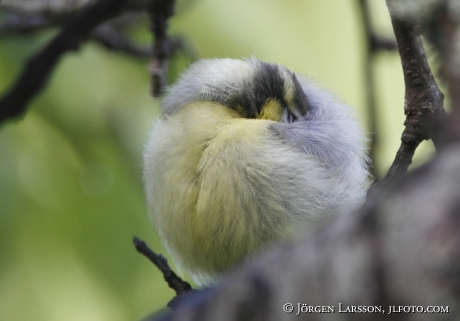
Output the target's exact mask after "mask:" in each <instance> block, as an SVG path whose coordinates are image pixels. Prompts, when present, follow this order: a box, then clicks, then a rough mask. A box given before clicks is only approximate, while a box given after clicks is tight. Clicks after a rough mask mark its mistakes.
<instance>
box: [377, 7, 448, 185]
mask: <svg viewBox="0 0 460 321" xmlns="http://www.w3.org/2000/svg"><path fill="white" fill-rule="evenodd" d="M387 5H388V8H389V10H390V16H391V22H392V25H393V30H394V33H395V36H396V41H397V44H398V50H399V55H400V57H401V64H402V69H403V74H404V84H405V87H406V93H405V104H404V113H405V114H406V121H405V123H404V125H405V129H404V131H403V134H402V137H401V145H400V147H399V150H398V152H397V153H396V157H395V160H394V161H393V164H392V165H391V167H390V169H389V170H388V173H387V175H386V176H385V178H384V179H383V180H382V182H381V183H380V184H376V185H374V186H373V187H372V188H371V189H370V191H369V193H370V194H373V193H374V192H375V190H376V188H378V187H379V185H385V184H387V183H388V182H389V181H393V180H395V179H399V178H401V177H402V176H404V175H405V174H406V172H407V169H408V167H409V165H410V164H411V163H412V157H413V156H414V152H415V150H416V148H417V146H418V145H419V144H420V143H421V142H422V141H423V140H428V139H433V142H434V144H435V147H436V148H439V147H441V145H442V143H441V139H438V136H437V135H436V134H435V132H434V128H435V127H436V126H438V124H439V123H440V122H442V121H443V120H444V119H445V115H446V114H445V111H444V109H443V98H444V95H443V94H442V92H441V91H440V90H439V87H438V86H437V84H436V81H435V80H434V78H433V75H432V73H431V69H430V66H429V65H428V61H427V58H426V55H425V51H424V49H423V44H422V41H421V38H420V35H419V28H418V27H417V26H415V25H414V24H412V23H411V22H409V21H407V20H405V19H404V18H401V17H400V16H399V15H398V14H396V13H395V12H394V8H393V6H394V0H387Z"/></svg>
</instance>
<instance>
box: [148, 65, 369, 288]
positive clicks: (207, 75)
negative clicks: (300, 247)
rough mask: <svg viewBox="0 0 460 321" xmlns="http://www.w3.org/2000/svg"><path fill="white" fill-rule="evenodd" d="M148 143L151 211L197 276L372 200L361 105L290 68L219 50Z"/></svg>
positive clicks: (194, 69)
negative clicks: (220, 56)
mask: <svg viewBox="0 0 460 321" xmlns="http://www.w3.org/2000/svg"><path fill="white" fill-rule="evenodd" d="M161 111H162V115H161V117H160V119H159V120H158V121H157V122H156V123H155V124H154V127H153V130H152V131H151V132H150V134H149V136H148V139H147V142H146V145H145V151H144V181H145V191H146V196H147V203H148V209H149V215H150V217H151V219H152V220H153V223H154V225H155V227H156V229H157V231H158V233H159V235H160V238H161V240H162V242H163V244H164V245H165V247H166V248H167V250H168V251H169V252H170V254H171V256H172V257H173V259H174V260H175V263H176V265H177V266H178V267H179V268H180V269H181V270H182V271H185V272H187V273H188V274H190V275H191V276H192V277H193V278H194V280H195V281H196V282H197V283H198V284H206V283H208V282H211V281H212V280H213V279H214V278H215V276H216V275H219V274H220V273H221V272H223V271H226V270H229V269H231V268H232V267H234V266H235V265H237V264H238V263H239V262H241V261H242V260H244V259H246V258H248V257H251V256H252V255H253V254H254V253H256V252H258V251H260V250H261V249H263V248H264V247H266V246H267V245H268V244H271V243H273V242H276V241H279V240H281V239H283V238H285V237H286V236H287V235H290V234H291V233H292V231H293V230H296V229H297V228H301V227H307V226H310V225H312V224H314V223H315V222H316V221H317V220H318V219H319V218H321V217H325V216H327V215H330V214H332V213H337V212H340V213H345V212H351V211H353V210H355V209H357V208H358V207H359V206H360V205H361V204H362V203H363V201H364V199H365V194H366V187H367V177H368V164H367V157H366V148H365V141H366V139H365V136H364V133H363V130H362V127H361V125H360V123H359V121H358V120H357V119H356V117H355V115H354V112H353V110H352V109H351V108H350V107H349V106H347V105H345V104H342V103H340V102H338V101H337V100H336V99H335V98H334V97H333V96H332V95H331V94H329V93H327V92H325V91H324V90H322V89H320V88H318V87H317V86H316V85H314V84H313V83H312V82H311V81H309V80H307V79H305V78H303V77H301V76H299V75H297V74H295V73H292V72H290V71H289V70H288V69H286V68H285V67H282V66H280V65H276V64H271V63H266V62H261V61H258V60H256V59H254V58H251V59H246V60H234V59H213V60H201V61H199V62H196V63H194V64H193V65H192V66H191V67H190V68H189V69H188V70H187V71H186V72H185V73H184V74H183V75H182V77H181V78H180V80H179V81H178V82H177V83H176V84H175V85H173V86H172V87H170V88H169V90H168V92H167V95H166V96H165V98H164V99H163V101H162V105H161Z"/></svg>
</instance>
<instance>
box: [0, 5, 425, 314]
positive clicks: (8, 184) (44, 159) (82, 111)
mask: <svg viewBox="0 0 460 321" xmlns="http://www.w3.org/2000/svg"><path fill="white" fill-rule="evenodd" d="M384 2H385V1H383V0H378V1H375V2H373V3H372V4H373V5H374V11H375V12H374V18H375V22H376V26H377V30H378V31H379V32H381V33H384V34H386V35H390V36H391V25H390V22H389V18H388V15H387V12H386V7H385V3H384ZM356 4H357V1H353V0H346V1H344V0H330V1H315V0H250V1H245V0H235V1H225V0H199V1H198V0H194V1H186V0H184V1H182V2H180V3H179V8H178V10H177V11H178V13H177V15H176V16H175V17H173V18H172V20H171V24H170V27H171V33H172V34H175V35H181V36H183V37H186V38H187V39H188V41H189V42H190V43H192V44H193V46H194V47H195V48H197V50H198V51H199V53H200V56H201V57H234V58H240V57H248V56H251V55H255V56H256V57H257V58H259V59H261V60H265V61H270V62H277V63H280V64H282V65H285V66H287V67H288V68H290V69H291V70H295V71H299V72H302V73H305V74H307V75H309V76H311V77H312V78H314V79H316V80H318V82H319V83H320V84H322V85H323V86H325V87H326V88H329V89H330V90H332V91H335V92H337V94H338V96H340V97H342V98H343V99H344V100H345V101H346V102H347V103H349V104H350V105H353V106H356V108H357V110H358V112H359V113H360V114H361V115H362V118H363V119H365V117H366V109H365V106H363V104H364V97H365V95H364V92H363V83H364V80H363V78H362V74H363V66H362V64H361V57H362V54H363V50H364V46H363V39H362V38H363V37H362V36H363V33H362V30H361V29H360V28H361V26H360V19H359V14H358V12H357V7H356ZM132 33H133V36H134V37H135V38H136V39H138V40H139V39H140V40H142V41H145V42H148V41H149V38H150V37H149V34H148V31H147V24H146V23H141V24H140V26H139V27H138V28H135V30H132ZM54 34H55V31H48V32H44V33H40V34H37V35H34V36H8V37H6V36H5V37H2V38H0V47H1V50H0V92H1V93H4V92H5V91H6V90H7V89H8V88H9V87H10V86H11V85H12V84H13V82H14V80H15V78H16V77H17V75H18V73H19V72H20V70H21V67H22V65H23V64H24V63H25V61H26V60H27V58H28V57H30V56H31V55H32V54H33V53H34V52H35V51H36V50H37V49H39V48H40V47H41V46H43V44H44V43H46V41H47V40H49V39H50V37H52V36H53V35H54ZM187 65H188V62H187V59H186V57H185V56H184V55H178V56H177V57H175V58H174V59H173V60H172V62H171V69H170V81H173V80H174V79H176V78H177V74H178V73H179V72H180V71H181V70H183V69H184V68H186V67H187ZM146 66H147V61H142V60H138V59H135V58H132V57H128V56H125V55H122V54H117V53H112V52H109V51H107V50H105V49H104V48H101V47H99V46H98V45H95V44H91V43H88V44H86V45H85V46H83V47H82V48H81V50H80V51H78V52H75V53H71V54H68V55H66V56H65V57H64V59H63V60H62V61H61V62H60V64H59V65H58V67H57V69H56V70H55V72H54V74H53V76H52V78H51V81H50V83H49V85H48V86H47V88H46V89H45V90H44V91H43V92H42V93H41V94H40V95H39V97H37V98H36V99H35V100H33V102H32V103H31V104H30V106H29V109H28V112H27V114H26V115H25V116H24V118H23V119H22V120H18V121H12V122H8V123H6V124H2V125H1V127H0V320H27V319H33V320H47V321H58V320H59V321H62V320H66V321H68V320H110V321H116V320H140V319H141V318H143V317H145V316H146V315H148V314H150V313H151V312H153V311H156V310H159V309H161V308H164V307H165V305H166V303H167V302H168V301H169V299H170V298H171V297H172V296H173V292H172V291H171V290H169V289H168V288H167V286H166V284H165V282H164V281H163V280H162V276H161V275H160V273H159V272H158V271H157V270H156V269H155V268H154V267H153V266H152V265H151V264H150V263H149V262H148V261H147V260H146V259H145V258H143V257H141V256H140V255H139V254H137V253H136V252H135V250H134V248H133V246H132V244H131V238H132V236H133V235H137V236H139V237H141V238H143V239H145V240H146V241H147V242H148V243H149V244H150V245H151V247H152V248H153V249H155V250H157V251H158V252H162V253H165V251H164V249H162V248H161V246H160V244H159V241H158V238H157V236H156V233H155V232H154V229H153V227H152V226H151V225H150V223H149V222H148V219H147V218H146V213H145V212H146V211H145V206H144V195H143V190H142V145H143V142H144V139H145V136H146V133H147V131H148V130H149V128H150V127H151V123H152V121H153V120H154V119H155V118H156V117H157V116H158V101H156V100H154V99H152V98H150V97H149V94H148V92H149V90H148V88H149V75H148V73H147V67H146ZM375 70H376V78H377V87H378V90H377V97H378V105H379V111H378V114H379V121H380V129H381V133H380V135H381V145H380V149H379V151H378V152H379V153H378V155H379V159H380V163H381V165H382V166H381V168H379V169H378V171H379V172H380V173H382V174H383V173H384V172H385V169H386V168H388V166H389V165H390V163H391V161H392V160H393V157H394V155H395V153H396V150H397V148H398V146H399V137H400V135H401V132H402V130H403V122H404V113H403V103H404V87H403V78H402V74H401V68H400V62H399V57H398V56H397V55H396V54H395V53H382V54H380V55H379V57H378V61H377V64H376V66H375ZM424 145H425V146H424V148H422V149H421V150H420V151H417V157H416V161H415V163H420V162H422V161H423V160H424V159H425V158H426V155H429V154H430V153H432V149H430V144H424Z"/></svg>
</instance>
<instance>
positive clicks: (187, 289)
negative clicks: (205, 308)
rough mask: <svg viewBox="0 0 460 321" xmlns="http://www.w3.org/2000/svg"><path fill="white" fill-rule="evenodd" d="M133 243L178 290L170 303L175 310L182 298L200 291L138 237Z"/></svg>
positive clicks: (171, 286)
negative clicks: (193, 287) (184, 279)
mask: <svg viewBox="0 0 460 321" xmlns="http://www.w3.org/2000/svg"><path fill="white" fill-rule="evenodd" d="M133 244H134V246H135V247H136V250H137V252H139V253H141V254H143V255H144V256H145V257H146V258H148V259H149V260H150V262H152V263H153V264H155V266H156V267H157V268H158V270H160V272H161V273H163V278H164V279H165V281H166V283H168V286H169V287H170V288H171V289H173V290H174V291H175V292H176V297H174V298H173V299H172V300H171V301H169V303H168V307H170V308H171V309H173V310H174V308H175V307H176V306H177V305H179V304H180V303H181V302H182V300H184V299H185V298H189V296H190V295H193V294H195V293H196V292H198V291H197V290H194V289H192V287H191V286H190V284H189V283H187V282H185V281H183V280H182V279H181V278H180V277H178V276H177V274H176V273H175V272H174V271H173V270H172V269H171V268H170V267H169V264H168V261H167V260H166V259H165V258H164V257H163V256H161V255H159V254H156V253H155V252H153V251H152V250H151V249H150V248H149V247H148V246H147V244H146V243H145V242H144V241H143V240H141V239H139V238H137V237H136V236H135V237H133Z"/></svg>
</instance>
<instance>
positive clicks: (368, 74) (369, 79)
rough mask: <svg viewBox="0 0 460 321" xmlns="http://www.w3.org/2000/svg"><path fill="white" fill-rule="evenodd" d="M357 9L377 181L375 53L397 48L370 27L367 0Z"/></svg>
mask: <svg viewBox="0 0 460 321" xmlns="http://www.w3.org/2000/svg"><path fill="white" fill-rule="evenodd" d="M359 9H360V14H361V20H362V24H363V29H364V36H365V41H366V50H365V52H364V57H363V65H364V86H365V91H366V107H367V113H368V115H367V119H368V121H367V123H368V126H369V132H370V135H371V143H370V147H369V156H370V158H371V160H372V168H371V174H372V176H373V177H374V180H375V181H376V182H377V181H379V177H378V175H377V171H376V169H377V168H378V157H377V149H378V145H379V132H380V130H379V126H378V125H379V123H378V121H377V118H378V117H377V110H378V108H377V101H376V97H375V77H374V63H375V58H376V55H377V53H379V52H380V51H381V50H386V51H393V50H396V49H397V46H396V43H395V42H394V41H392V40H389V39H385V38H382V37H380V36H377V35H376V34H375V32H374V30H373V27H372V19H371V12H370V7H369V1H368V0H359Z"/></svg>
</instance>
